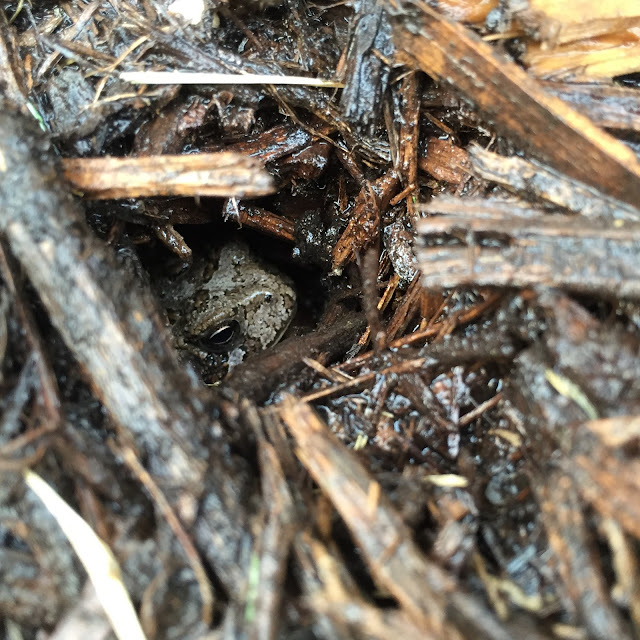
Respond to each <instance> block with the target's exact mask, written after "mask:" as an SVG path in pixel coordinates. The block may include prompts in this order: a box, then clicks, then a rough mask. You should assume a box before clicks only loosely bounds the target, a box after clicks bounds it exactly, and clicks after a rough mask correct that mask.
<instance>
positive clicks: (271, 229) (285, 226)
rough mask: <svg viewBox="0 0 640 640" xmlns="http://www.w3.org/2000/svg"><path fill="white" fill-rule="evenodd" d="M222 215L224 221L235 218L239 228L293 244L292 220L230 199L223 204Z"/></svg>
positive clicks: (293, 228) (293, 229)
mask: <svg viewBox="0 0 640 640" xmlns="http://www.w3.org/2000/svg"><path fill="white" fill-rule="evenodd" d="M222 214H223V216H224V217H225V219H229V218H231V219H233V218H235V219H236V220H237V221H238V223H239V224H240V225H241V226H246V227H249V228H250V229H256V231H261V232H262V233H265V234H267V235H270V236H273V237H274V238H279V239H280V240H285V241H287V242H291V243H293V242H295V236H294V233H295V223H294V222H293V220H290V219H289V218H285V217H284V216H279V215H278V214H276V213H271V211H267V210H266V209H262V208H261V207H254V206H253V205H250V204H247V203H245V202H238V201H237V200H235V199H234V198H230V199H229V200H227V202H226V203H225V205H224V207H223V209H222Z"/></svg>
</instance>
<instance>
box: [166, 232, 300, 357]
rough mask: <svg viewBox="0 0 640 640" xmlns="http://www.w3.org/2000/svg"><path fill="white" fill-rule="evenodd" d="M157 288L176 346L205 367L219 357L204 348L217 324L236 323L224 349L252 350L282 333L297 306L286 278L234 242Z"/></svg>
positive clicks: (216, 328) (256, 349) (265, 346)
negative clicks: (226, 347)
mask: <svg viewBox="0 0 640 640" xmlns="http://www.w3.org/2000/svg"><path fill="white" fill-rule="evenodd" d="M159 293H160V298H161V301H162V303H163V305H164V307H165V308H166V309H167V312H168V314H169V317H170V318H171V320H172V324H173V333H174V335H175V337H176V343H177V346H178V348H181V349H186V350H187V351H189V352H190V354H191V355H192V356H195V357H196V358H197V359H199V360H201V361H202V362H203V363H206V364H208V365H209V366H215V363H214V362H213V361H212V360H216V359H217V360H219V359H220V357H219V355H218V357H217V358H216V357H215V355H213V354H212V353H211V350H210V349H208V348H207V346H208V345H207V339H208V336H211V335H212V334H214V333H215V332H216V330H218V329H219V328H220V327H224V326H228V325H230V324H231V323H237V325H234V326H236V331H235V332H234V334H235V335H234V338H233V340H232V342H231V343H230V344H229V345H228V347H229V348H228V349H227V351H228V350H230V349H231V348H237V347H240V348H242V349H243V351H244V352H245V353H251V352H256V351H260V350H262V349H266V348H267V347H270V346H271V345H273V344H275V343H276V342H277V341H278V340H279V339H280V338H281V337H282V334H283V333H284V332H285V331H286V329H287V327H288V326H289V323H290V322H291V319H292V318H293V316H294V314H295V311H296V292H295V289H294V288H293V286H292V284H291V282H290V281H289V279H288V278H287V277H286V276H284V275H282V274H280V273H278V272H277V271H276V270H275V269H274V268H272V267H270V266H269V265H267V264H265V263H264V262H262V261H261V260H259V259H258V258H257V257H256V256H255V255H254V254H253V253H252V252H251V251H250V249H249V248H248V247H247V246H246V245H244V244H242V243H240V242H237V241H233V242H230V243H228V244H226V245H224V246H223V247H222V248H221V249H219V250H218V251H216V252H214V253H212V254H211V255H210V256H209V259H206V260H201V261H197V262H194V264H193V265H192V266H191V267H189V268H188V269H187V270H186V271H184V272H183V273H181V274H180V275H178V276H177V277H175V278H172V279H166V280H164V282H162V283H160V284H159Z"/></svg>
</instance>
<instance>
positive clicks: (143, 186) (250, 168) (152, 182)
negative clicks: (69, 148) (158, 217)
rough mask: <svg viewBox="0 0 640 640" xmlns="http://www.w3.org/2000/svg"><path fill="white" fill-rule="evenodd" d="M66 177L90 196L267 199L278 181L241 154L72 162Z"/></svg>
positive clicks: (68, 163)
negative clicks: (274, 182) (246, 197)
mask: <svg viewBox="0 0 640 640" xmlns="http://www.w3.org/2000/svg"><path fill="white" fill-rule="evenodd" d="M62 166H63V170H64V177H65V178H66V179H67V180H68V181H69V183H70V184H71V186H72V188H73V189H75V190H76V191H79V192H81V193H82V194H83V195H84V196H85V197H87V198H96V199H108V198H138V197H142V196H177V195H179V196H223V197H231V196H236V197H242V196H263V195H266V194H269V193H273V191H274V185H273V179H272V178H271V176H270V175H269V173H267V171H266V170H265V168H264V166H263V165H262V163H261V162H259V161H258V160H256V159H254V158H248V157H246V156H243V155H241V154H239V153H233V152H221V153H201V154H194V155H166V156H149V157H139V158H135V157H129V158H67V159H65V160H63V163H62Z"/></svg>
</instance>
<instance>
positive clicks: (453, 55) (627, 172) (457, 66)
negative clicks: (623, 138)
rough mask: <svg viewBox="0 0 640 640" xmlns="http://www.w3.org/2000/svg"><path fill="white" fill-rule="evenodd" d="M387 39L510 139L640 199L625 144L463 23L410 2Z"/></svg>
mask: <svg viewBox="0 0 640 640" xmlns="http://www.w3.org/2000/svg"><path fill="white" fill-rule="evenodd" d="M396 6H397V7H398V5H397V3H396ZM408 9H410V10H411V13H408V12H406V11H407V10H408ZM394 38H395V42H396V47H397V48H398V50H400V51H402V52H404V54H406V56H408V57H409V59H411V60H412V61H413V63H414V64H415V65H416V66H417V67H418V68H420V69H422V70H423V71H425V72H426V73H428V74H430V75H431V76H434V77H435V78H438V79H443V80H446V81H447V82H449V83H450V84H452V85H454V86H455V87H456V88H457V89H458V90H459V91H460V92H461V93H462V94H463V95H464V96H465V97H466V98H467V99H469V100H471V101H472V102H473V104H474V105H475V107H476V108H477V110H478V111H479V112H480V113H481V115H482V116H483V117H484V118H485V119H486V120H487V122H488V124H489V125H490V126H492V127H495V129H496V131H497V132H498V133H500V134H502V135H504V136H506V137H508V138H510V139H511V140H512V141H513V142H514V144H516V145H518V146H520V147H522V148H523V149H525V150H526V151H527V152H529V153H530V154H531V155H533V156H536V157H537V158H539V159H540V160H542V161H543V162H546V163H547V164H550V165H551V166H553V167H554V168H555V169H556V170H557V171H560V172H561V173H564V174H566V175H568V176H571V177H572V178H575V179H577V180H581V181H582V182H585V183H587V184H590V185H592V186H593V187H595V188H596V189H599V190H600V191H603V192H604V193H607V194H609V195H611V196H613V197H615V198H618V199H620V200H623V201H625V202H629V203H631V204H635V203H636V202H638V201H639V200H640V163H639V162H638V160H637V158H636V157H635V154H634V153H633V152H632V151H631V150H630V149H628V148H627V147H625V145H624V144H623V143H621V142H619V141H617V140H615V139H614V138H613V137H612V136H610V135H609V134H607V133H605V132H604V131H602V130H601V129H599V128H598V127H596V126H595V125H594V124H593V123H592V122H591V121H590V120H589V119H588V118H586V117H584V116H582V115H580V114H579V113H577V112H576V111H574V110H573V109H572V108H571V107H569V106H568V105H567V104H566V103H564V102H563V101H562V100H559V99H558V98H555V97H553V96H550V95H549V94H547V93H545V92H544V91H543V90H542V89H541V87H540V84H539V83H538V82H537V81H536V80H534V79H533V78H531V77H530V76H528V75H527V73H526V72H525V71H523V70H522V69H520V68H519V67H518V66H517V65H516V64H515V63H514V62H512V61H510V60H508V59H506V58H505V57H503V56H501V55H499V54H498V53H497V52H496V51H495V50H494V49H492V48H491V46H490V45H488V44H486V43H484V42H482V41H481V40H480V39H479V38H478V37H477V36H476V35H475V34H474V33H472V32H471V31H470V30H469V29H467V28H466V27H464V26H463V25H461V24H457V23H454V22H451V21H450V20H447V19H446V18H444V17H442V16H440V15H439V14H438V13H436V12H435V11H433V10H432V9H431V8H430V7H429V6H427V5H426V4H425V3H423V2H420V1H419V0H414V2H411V3H407V4H405V5H402V6H400V8H399V10H398V11H397V13H396V18H395V24H394Z"/></svg>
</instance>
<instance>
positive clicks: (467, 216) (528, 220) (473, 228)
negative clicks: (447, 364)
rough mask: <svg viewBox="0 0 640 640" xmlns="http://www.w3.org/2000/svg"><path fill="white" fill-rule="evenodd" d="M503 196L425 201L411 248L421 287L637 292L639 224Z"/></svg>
mask: <svg viewBox="0 0 640 640" xmlns="http://www.w3.org/2000/svg"><path fill="white" fill-rule="evenodd" d="M514 209H516V207H515V206H514V204H513V203H511V202H508V201H506V202H505V201H496V200H481V199H466V200H464V199H453V198H441V199H439V200H435V201H434V202H433V203H432V204H430V205H429V206H427V207H425V212H426V213H428V214H429V215H430V216H431V217H429V218H426V219H424V220H421V221H420V222H419V224H418V232H419V233H420V234H421V242H422V244H423V246H422V247H421V248H419V249H418V250H417V255H418V262H419V264H420V268H421V269H422V272H423V277H422V282H423V284H424V286H426V287H427V288H429V289H441V288H443V287H445V288H449V287H456V286H461V285H470V284H473V285H477V286H490V285H492V286H512V287H531V286H537V285H544V286H549V287H565V288H568V289H572V290H574V291H582V292H593V293H595V292H602V291H607V292H608V293H615V294H616V295H618V296H621V297H631V298H635V299H639V298H640V265H639V264H638V260H637V256H638V254H639V253H640V224H639V223H632V222H624V221H622V220H619V221H617V222H616V224H615V225H612V224H610V223H609V222H608V221H606V220H597V219H591V220H586V219H584V218H581V217H579V216H568V215H562V214H556V215H550V214H547V215H545V214H543V213H540V212H539V211H536V210H535V209H526V208H519V209H517V213H514Z"/></svg>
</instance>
